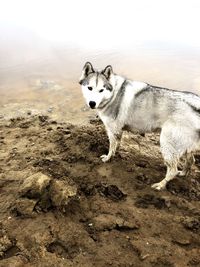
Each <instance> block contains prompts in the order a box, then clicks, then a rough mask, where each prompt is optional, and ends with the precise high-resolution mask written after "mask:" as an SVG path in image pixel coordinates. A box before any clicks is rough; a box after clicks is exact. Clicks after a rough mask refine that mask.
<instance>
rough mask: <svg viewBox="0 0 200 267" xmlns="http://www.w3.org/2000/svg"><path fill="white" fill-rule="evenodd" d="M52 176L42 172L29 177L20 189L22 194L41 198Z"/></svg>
mask: <svg viewBox="0 0 200 267" xmlns="http://www.w3.org/2000/svg"><path fill="white" fill-rule="evenodd" d="M50 180H51V178H50V177H49V176H47V175H45V174H43V173H41V172H38V173H35V174H33V175H31V176H29V177H27V178H26V179H25V180H24V182H23V184H22V186H21V189H20V195H21V196H26V197H28V198H39V197H40V196H41V195H42V194H43V193H44V191H45V189H46V187H47V186H48V185H49V182H50Z"/></svg>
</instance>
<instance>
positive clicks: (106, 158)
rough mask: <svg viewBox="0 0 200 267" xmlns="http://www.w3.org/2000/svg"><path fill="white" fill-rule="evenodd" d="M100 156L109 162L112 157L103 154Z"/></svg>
mask: <svg viewBox="0 0 200 267" xmlns="http://www.w3.org/2000/svg"><path fill="white" fill-rule="evenodd" d="M100 158H101V160H102V161H103V162H107V161H109V160H110V157H109V156H108V155H102V156H101V157H100Z"/></svg>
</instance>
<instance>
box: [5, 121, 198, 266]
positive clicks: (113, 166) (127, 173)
mask: <svg viewBox="0 0 200 267" xmlns="http://www.w3.org/2000/svg"><path fill="white" fill-rule="evenodd" d="M158 140H159V138H158V136H157V135H147V136H146V137H142V136H140V135H125V137H124V139H123V142H122V145H121V147H120V149H119V152H118V153H117V155H116V157H115V158H114V159H113V160H112V161H111V162H109V163H106V164H103V163H102V162H101V161H100V160H99V156H100V155H101V154H103V153H105V152H107V147H108V140H107V137H106V134H105V132H104V128H103V126H102V125H101V124H99V123H98V122H95V121H91V123H90V124H89V125H88V126H74V125H71V124H67V123H63V124H58V123H57V122H56V121H52V120H50V119H49V118H47V117H46V116H30V117H28V118H18V119H13V120H10V121H5V120H3V119H2V120H1V122H0V142H1V146H0V172H1V174H0V220H1V223H0V256H1V260H0V266H5V267H9V266H10V267H15V266H37V267H38V266H41V267H45V266H48V267H50V266H52V267H53V266H56V267H59V266H63V267H64V266H76V267H78V266H80V267H84V266H85V267H90V266H97V267H100V266H102V267H105V266H106V267H107V266H114V267H117V266H120V267H128V266H137V267H140V266H142V267H145V266H160V267H161V266H178V267H185V266H200V253H199V252H200V237H199V234H200V205H199V200H200V174H199V172H198V171H199V167H200V160H198V156H197V157H196V159H197V164H196V166H194V167H193V170H192V173H191V175H190V177H188V178H177V179H176V180H174V181H172V182H171V183H170V184H169V185H168V190H167V191H163V192H155V191H153V190H152V189H151V187H150V184H152V183H154V182H157V181H160V180H161V179H162V178H163V176H164V174H165V167H164V165H163V162H162V159H161V156H160V153H159V146H158V144H159V141H158ZM198 165H199V166H198ZM33 174H35V176H33V177H34V178H32V176H31V175H33ZM30 177H31V178H30Z"/></svg>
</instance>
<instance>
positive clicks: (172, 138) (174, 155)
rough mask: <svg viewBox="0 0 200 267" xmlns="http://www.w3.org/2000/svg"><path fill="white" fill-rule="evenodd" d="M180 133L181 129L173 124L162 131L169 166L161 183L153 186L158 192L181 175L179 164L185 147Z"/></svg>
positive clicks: (166, 160) (161, 140)
mask: <svg viewBox="0 0 200 267" xmlns="http://www.w3.org/2000/svg"><path fill="white" fill-rule="evenodd" d="M179 132H180V128H175V127H174V125H173V124H171V123H168V124H166V125H165V127H163V129H162V132H161V135H160V146H161V153H162V156H163V158H164V162H165V165H166V166H167V172H166V176H165V178H164V179H163V180H162V181H161V182H159V183H156V184H153V185H152V188H154V189H156V190H162V189H165V187H166V185H167V183H168V182H169V181H171V180H172V179H174V178H175V176H176V175H177V174H178V173H179V171H178V162H179V159H180V157H181V155H183V151H184V150H182V148H183V147H182V142H181V140H180V135H179ZM180 148H181V149H180Z"/></svg>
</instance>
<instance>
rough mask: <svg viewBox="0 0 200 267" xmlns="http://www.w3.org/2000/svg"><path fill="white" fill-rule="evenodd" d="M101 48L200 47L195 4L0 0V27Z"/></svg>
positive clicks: (189, 0)
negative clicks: (160, 43) (141, 44)
mask: <svg viewBox="0 0 200 267" xmlns="http://www.w3.org/2000/svg"><path fill="white" fill-rule="evenodd" d="M8 24H9V25H10V26H11V27H12V26H13V25H15V26H23V27H26V28H28V29H31V30H32V31H34V32H36V33H37V34H39V35H40V36H41V37H42V38H44V39H46V40H51V41H56V42H63V43H70V44H75V45H81V46H83V47H87V48H92V47H95V48H96V47H97V48H104V47H109V48H110V47H112V46H114V47H118V46H121V45H131V44H133V43H136V42H143V41H149V40H150V41H164V42H173V43H183V44H186V45H192V46H199V47H200V33H199V32H200V31H199V28H200V1H199V0H166V1H161V0H151V1H150V0H137V1H135V0H0V26H1V27H4V26H6V25H8Z"/></svg>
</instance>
